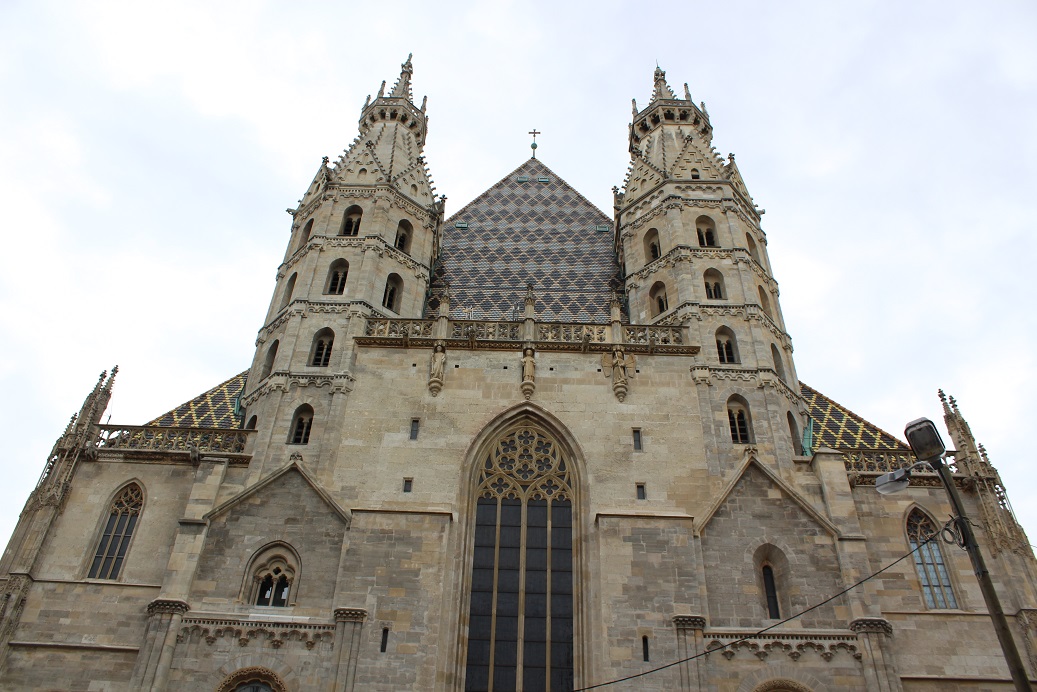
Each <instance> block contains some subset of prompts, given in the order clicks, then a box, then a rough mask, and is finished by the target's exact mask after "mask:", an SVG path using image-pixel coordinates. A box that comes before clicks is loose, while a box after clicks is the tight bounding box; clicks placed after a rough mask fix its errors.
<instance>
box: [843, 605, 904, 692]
mask: <svg viewBox="0 0 1037 692" xmlns="http://www.w3.org/2000/svg"><path fill="white" fill-rule="evenodd" d="M850 630H851V631H853V632H854V633H856V634H857V642H858V644H859V647H860V651H861V653H862V654H863V658H862V660H861V664H862V666H863V671H864V679H865V681H866V682H867V687H868V689H869V690H876V691H877V692H902V690H903V689H904V688H903V685H902V684H901V682H900V674H899V673H898V672H897V666H896V657H895V656H894V655H893V648H892V644H893V625H891V624H890V623H889V621H888V620H885V619H883V618H857V619H856V620H854V621H853V622H851V623H850Z"/></svg>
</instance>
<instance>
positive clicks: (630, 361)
mask: <svg viewBox="0 0 1037 692" xmlns="http://www.w3.org/2000/svg"><path fill="white" fill-rule="evenodd" d="M636 365H637V359H636V358H635V357H634V355H633V354H630V355H626V354H624V353H623V349H621V348H616V349H613V351H612V353H611V354H610V353H602V354H601V372H602V373H603V374H604V375H605V377H610V376H611V377H612V391H613V392H614V393H615V395H616V398H618V399H619V400H620V401H623V400H624V399H626V396H627V378H629V377H633V376H634V372H635V369H636Z"/></svg>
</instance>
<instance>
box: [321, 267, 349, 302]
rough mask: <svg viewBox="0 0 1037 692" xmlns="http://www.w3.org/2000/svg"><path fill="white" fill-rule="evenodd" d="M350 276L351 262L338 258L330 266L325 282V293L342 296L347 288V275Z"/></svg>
mask: <svg viewBox="0 0 1037 692" xmlns="http://www.w3.org/2000/svg"><path fill="white" fill-rule="evenodd" d="M347 276H349V262H347V261H346V260H344V259H337V260H335V261H334V262H332V263H331V266H330V267H329V268H328V280H327V283H325V284H324V295H330V296H340V295H342V294H343V293H344V292H345V290H346V277H347Z"/></svg>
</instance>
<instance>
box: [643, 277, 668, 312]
mask: <svg viewBox="0 0 1037 692" xmlns="http://www.w3.org/2000/svg"><path fill="white" fill-rule="evenodd" d="M648 300H649V301H651V304H652V317H656V316H658V315H661V314H663V313H664V312H666V311H667V310H669V309H670V302H669V300H668V299H667V297H666V284H664V283H663V282H662V281H656V282H655V283H654V284H653V285H652V290H650V291H649V292H648Z"/></svg>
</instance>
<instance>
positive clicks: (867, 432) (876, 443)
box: [799, 382, 909, 451]
mask: <svg viewBox="0 0 1037 692" xmlns="http://www.w3.org/2000/svg"><path fill="white" fill-rule="evenodd" d="M799 387H800V391H801V392H802V393H803V397H804V398H805V399H806V400H807V408H808V409H809V411H810V417H811V418H813V419H814V448H815V449H816V448H817V447H821V446H824V447H831V448H832V449H894V450H900V451H907V450H908V449H909V448H908V446H907V445H906V444H905V443H903V442H901V441H900V440H898V439H897V438H896V437H894V436H893V435H890V434H889V433H888V432H886V431H885V430H882V429H881V428H879V427H878V426H877V425H874V424H872V423H869V422H868V421H866V420H864V419H863V418H861V417H860V416H858V415H857V414H856V413H854V412H853V411H851V410H850V409H848V408H846V407H844V406H840V405H839V404H837V403H835V402H834V401H832V400H831V399H829V398H828V397H826V396H825V395H824V394H822V393H821V392H819V391H817V390H816V389H814V388H812V387H809V386H807V385H805V384H803V383H802V382H800V383H799Z"/></svg>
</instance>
